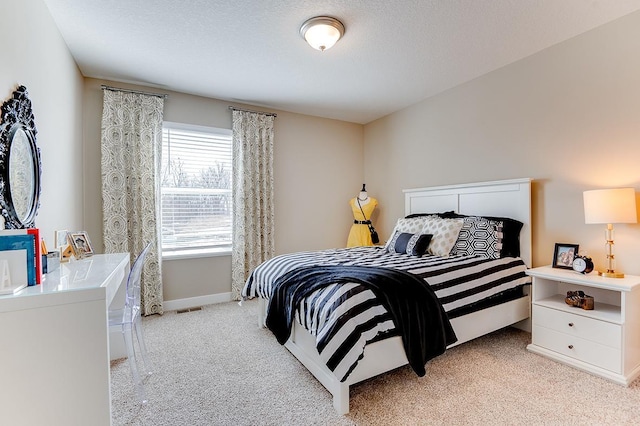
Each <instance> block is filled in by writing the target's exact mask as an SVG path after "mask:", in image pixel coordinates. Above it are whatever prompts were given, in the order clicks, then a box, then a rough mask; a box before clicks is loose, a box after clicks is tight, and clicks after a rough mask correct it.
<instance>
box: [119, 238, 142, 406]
mask: <svg viewBox="0 0 640 426" xmlns="http://www.w3.org/2000/svg"><path fill="white" fill-rule="evenodd" d="M150 248H151V244H150V243H149V244H147V246H146V247H145V248H144V249H143V250H142V252H141V253H140V254H139V255H138V257H137V258H136V260H135V261H134V262H133V266H132V267H131V271H130V272H129V277H128V278H127V289H126V290H127V294H126V299H125V303H124V308H123V309H116V310H109V328H111V327H119V328H120V329H121V330H122V336H123V337H124V343H125V346H126V349H127V358H128V361H129V368H130V369H131V377H132V379H133V383H134V385H135V388H136V393H137V395H138V399H139V401H140V402H142V403H143V404H144V403H146V402H147V394H146V392H145V390H144V385H143V383H142V380H143V378H144V376H147V375H149V374H151V364H150V363H149V357H148V356H147V347H146V345H145V343H144V338H143V336H142V321H141V315H140V275H141V274H142V267H143V266H144V258H145V256H146V255H147V253H148V252H149V249H150ZM134 334H135V336H136V340H137V342H138V349H139V350H138V354H139V356H140V361H142V371H143V372H144V376H141V375H140V373H139V371H138V362H137V361H138V359H137V355H136V351H135V348H134V338H133V336H134Z"/></svg>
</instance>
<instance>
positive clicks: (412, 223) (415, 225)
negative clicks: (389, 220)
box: [384, 216, 438, 251]
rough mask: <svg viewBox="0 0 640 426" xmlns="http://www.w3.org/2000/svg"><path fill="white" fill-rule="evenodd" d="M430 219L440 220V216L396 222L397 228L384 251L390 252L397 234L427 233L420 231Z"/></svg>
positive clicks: (394, 229)
mask: <svg viewBox="0 0 640 426" xmlns="http://www.w3.org/2000/svg"><path fill="white" fill-rule="evenodd" d="M430 218H438V216H418V217H412V218H409V219H407V218H400V219H398V221H397V222H396V226H395V227H394V228H393V231H391V235H390V236H389V239H388V240H387V243H386V244H385V246H384V249H385V250H386V251H390V250H389V246H390V244H391V240H392V239H393V236H394V235H396V232H406V233H408V234H424V233H425V232H420V231H422V228H424V225H425V223H426V222H427V221H428V220H429V219H430Z"/></svg>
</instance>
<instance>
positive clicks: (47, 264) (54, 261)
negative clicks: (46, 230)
mask: <svg viewBox="0 0 640 426" xmlns="http://www.w3.org/2000/svg"><path fill="white" fill-rule="evenodd" d="M42 257H43V258H44V259H46V260H43V262H42V265H43V267H42V273H43V274H48V273H49V272H53V271H55V270H56V269H58V268H59V267H60V252H58V251H50V252H48V253H47V254H46V255H43V256H42Z"/></svg>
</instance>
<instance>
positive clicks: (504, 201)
mask: <svg viewBox="0 0 640 426" xmlns="http://www.w3.org/2000/svg"><path fill="white" fill-rule="evenodd" d="M402 192H404V200H405V204H404V206H405V207H404V211H405V215H409V214H412V213H438V212H446V211H451V210H453V211H455V212H456V213H460V214H466V215H478V216H502V217H508V218H511V219H516V220H519V221H520V222H522V223H523V224H524V226H523V227H522V231H520V257H521V258H522V260H524V262H525V263H526V264H527V266H529V267H531V179H530V178H523V179H511V180H500V181H493V182H479V183H465V184H460V185H446V186H434V187H430V188H417V189H405V190H403V191H402Z"/></svg>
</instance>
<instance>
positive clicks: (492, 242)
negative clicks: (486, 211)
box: [451, 216, 502, 259]
mask: <svg viewBox="0 0 640 426" xmlns="http://www.w3.org/2000/svg"><path fill="white" fill-rule="evenodd" d="M501 250H502V222H500V221H495V220H489V219H485V218H483V217H479V216H469V217H465V218H464V224H463V225H462V229H460V233H459V234H458V240H457V241H456V243H455V244H454V246H453V249H452V250H451V254H454V255H479V256H483V257H486V258H488V259H499V258H500V252H501Z"/></svg>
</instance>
